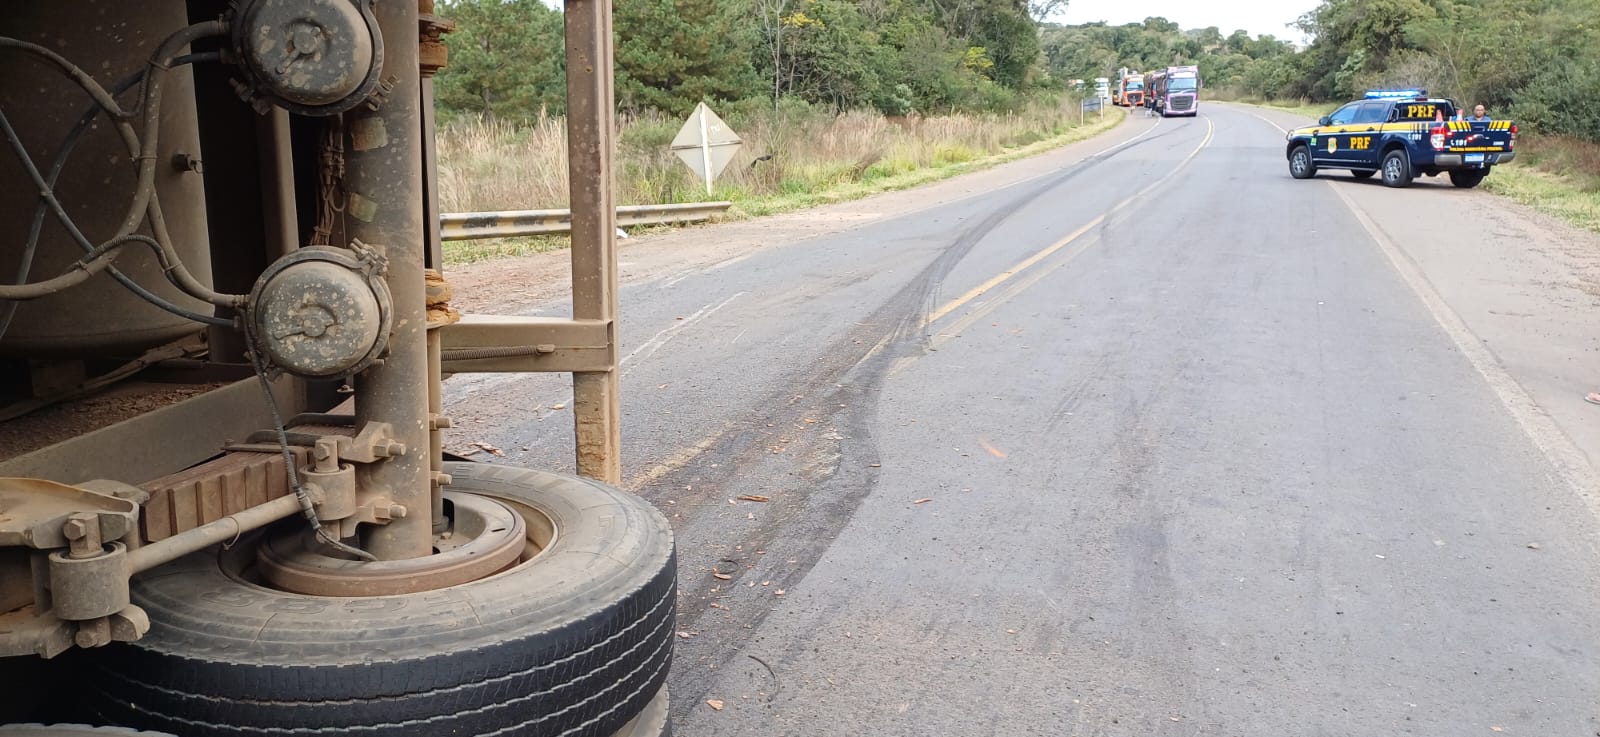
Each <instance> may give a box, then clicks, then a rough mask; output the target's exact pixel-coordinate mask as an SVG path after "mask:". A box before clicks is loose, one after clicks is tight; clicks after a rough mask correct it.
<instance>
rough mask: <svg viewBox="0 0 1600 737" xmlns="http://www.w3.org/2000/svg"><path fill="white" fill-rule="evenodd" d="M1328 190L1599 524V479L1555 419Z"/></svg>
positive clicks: (1360, 214) (1393, 249)
mask: <svg viewBox="0 0 1600 737" xmlns="http://www.w3.org/2000/svg"><path fill="white" fill-rule="evenodd" d="M1327 184H1328V187H1329V189H1331V190H1333V192H1334V194H1336V195H1338V196H1339V199H1341V200H1343V201H1344V204H1345V207H1347V208H1349V209H1350V212H1351V213H1352V214H1354V215H1355V218H1356V220H1357V221H1359V222H1360V223H1361V227H1362V228H1365V229H1366V231H1367V234H1368V235H1370V236H1372V240H1373V241H1374V242H1376V243H1377V244H1378V248H1379V249H1380V250H1382V251H1383V254H1384V255H1385V256H1387V257H1388V258H1389V263H1391V264H1393V265H1394V269H1395V271H1396V272H1398V273H1399V274H1400V278H1401V279H1403V280H1405V283H1406V286H1408V287H1410V288H1411V291H1412V292H1413V293H1414V294H1416V295H1417V297H1418V298H1419V299H1420V300H1422V303H1423V305H1424V306H1426V307H1427V308H1428V312H1430V313H1432V315H1433V319H1434V321H1435V322H1437V323H1439V326H1440V327H1441V328H1443V329H1444V331H1445V333H1446V334H1447V335H1449V336H1450V340H1451V341H1453V342H1454V343H1455V344H1456V348H1458V349H1460V351H1461V355H1463V356H1465V357H1466V359H1467V361H1469V362H1470V363H1471V364H1472V367H1473V368H1474V369H1476V370H1477V371H1478V374H1479V375H1480V376H1482V377H1483V379H1484V381H1485V382H1486V383H1487V384H1488V385H1489V388H1490V389H1491V390H1493V391H1494V393H1495V396H1496V397H1497V398H1499V400H1500V403H1501V404H1502V405H1504V406H1505V408H1506V411H1507V412H1508V413H1510V415H1511V417H1512V419H1514V420H1516V422H1517V425H1518V426H1520V427H1521V428H1522V431H1523V432H1524V433H1526V434H1527V435H1528V438H1529V439H1530V440H1532V441H1533V444H1534V446H1536V447H1537V448H1538V449H1539V452H1540V453H1542V454H1543V455H1544V457H1545V458H1546V459H1547V460H1549V461H1550V464H1551V465H1552V466H1554V467H1555V471H1556V474H1557V475H1558V476H1559V477H1560V480H1561V481H1563V482H1565V483H1566V485H1567V486H1568V487H1570V488H1571V490H1572V492H1573V493H1574V494H1576V495H1577V496H1578V497H1579V498H1580V499H1582V500H1583V503H1584V504H1585V505H1586V506H1587V507H1588V508H1589V512H1590V514H1592V515H1593V516H1594V517H1595V518H1596V519H1600V496H1596V494H1595V490H1596V489H1597V488H1600V474H1597V473H1596V471H1595V468H1594V466H1593V465H1591V464H1590V462H1589V458H1588V456H1587V455H1585V454H1584V452H1583V451H1582V450H1581V449H1580V448H1578V446H1577V444H1576V443H1574V442H1573V441H1572V438H1571V437H1569V436H1568V435H1567V434H1566V432H1565V431H1563V430H1562V429H1561V426H1560V425H1559V424H1557V423H1556V421H1555V419H1554V418H1552V417H1551V416H1550V414H1549V413H1548V412H1546V411H1545V410H1544V408H1543V407H1540V406H1539V403H1538V402H1536V401H1534V399H1533V397H1532V395H1530V394H1528V390H1527V389H1524V388H1523V387H1522V384H1520V383H1518V382H1517V380H1516V378H1515V377H1513V376H1512V375H1511V374H1510V372H1508V371H1506V370H1505V368H1504V367H1503V366H1502V365H1501V364H1500V359H1499V358H1498V357H1497V356H1495V354H1494V352H1493V351H1491V350H1489V348H1487V347H1486V346H1484V344H1483V342H1482V341H1480V340H1478V338H1477V336H1475V335H1474V334H1473V333H1472V330H1471V329H1470V328H1468V327H1467V324H1466V321H1464V320H1462V319H1461V316H1460V315H1459V314H1457V313H1456V311H1455V310H1454V309H1452V308H1451V307H1450V305H1449V304H1448V303H1446V302H1445V301H1444V298H1443V297H1441V296H1439V293H1438V291H1437V290H1435V289H1434V288H1433V285H1432V284H1431V283H1429V281H1428V277H1427V276H1426V275H1425V274H1423V272H1422V268H1421V267H1420V266H1418V265H1417V263H1416V262H1415V261H1413V260H1412V259H1411V257H1410V256H1409V255H1407V254H1406V253H1405V251H1403V250H1401V249H1400V247H1399V246H1398V245H1397V244H1396V243H1395V242H1394V241H1393V240H1392V239H1390V238H1389V236H1388V234H1387V233H1385V232H1384V231H1383V229H1382V228H1381V227H1379V226H1378V224H1377V223H1376V222H1374V221H1373V220H1372V219H1371V218H1370V217H1368V216H1367V214H1366V212H1364V211H1363V210H1362V209H1361V208H1360V207H1359V206H1358V205H1356V203H1355V201H1354V200H1352V199H1351V198H1350V196H1349V195H1347V194H1345V193H1344V192H1343V191H1340V189H1339V187H1336V186H1334V184H1333V182H1327Z"/></svg>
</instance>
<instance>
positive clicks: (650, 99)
mask: <svg viewBox="0 0 1600 737" xmlns="http://www.w3.org/2000/svg"><path fill="white" fill-rule="evenodd" d="M612 24H613V26H614V28H615V32H616V37H617V42H616V52H615V53H616V77H617V79H616V90H617V106H618V107H619V108H620V109H623V110H641V109H645V108H654V109H657V110H664V111H667V112H671V113H684V112H688V111H689V110H690V109H691V108H693V107H694V106H695V104H696V103H699V102H701V101H716V100H737V99H742V98H744V97H749V96H754V95H758V94H760V92H759V90H760V85H759V81H758V79H759V78H758V77H757V76H756V73H755V69H754V67H753V66H752V65H751V46H752V41H753V40H754V37H755V36H754V30H755V29H754V28H753V27H751V26H750V25H749V24H748V21H747V20H746V19H744V18H742V17H741V16H740V15H738V14H736V12H735V7H734V5H733V4H732V3H731V2H730V1H729V0H616V3H615V5H614V6H613V10H612Z"/></svg>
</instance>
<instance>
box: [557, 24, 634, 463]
mask: <svg viewBox="0 0 1600 737" xmlns="http://www.w3.org/2000/svg"><path fill="white" fill-rule="evenodd" d="M565 8H566V9H565V17H566V44H567V178H568V181H570V182H571V183H572V192H571V198H572V200H571V201H572V315H573V318H574V319H577V320H595V321H601V322H603V323H605V325H606V336H607V340H608V342H609V343H610V344H611V345H613V346H614V345H616V342H617V327H616V326H617V323H616V315H617V241H616V237H617V236H616V232H617V227H616V217H617V210H616V204H615V202H614V201H613V199H612V190H611V188H612V179H613V160H612V157H613V153H612V131H613V130H614V129H615V111H614V109H613V108H614V105H615V95H614V93H613V91H612V78H611V73H612V61H611V45H612V40H611V38H612V37H611V0H567V2H566V6H565ZM613 355H614V353H613ZM619 394H620V385H619V382H618V377H617V371H616V366H615V364H613V365H612V366H611V367H610V369H609V370H606V371H580V372H576V373H574V374H573V375H572V409H573V418H574V424H575V428H574V429H575V433H574V434H575V436H576V439H577V467H578V473H580V474H582V475H584V476H588V477H590V478H595V479H599V480H601V481H605V482H609V483H613V484H616V483H621V481H622V459H621V456H620V449H621V446H622V433H621V427H620V426H621V422H622V412H621V407H620V405H619V401H618V400H619V397H618V395H619Z"/></svg>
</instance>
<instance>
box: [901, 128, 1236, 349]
mask: <svg viewBox="0 0 1600 737" xmlns="http://www.w3.org/2000/svg"><path fill="white" fill-rule="evenodd" d="M1205 121H1206V135H1205V137H1204V138H1203V139H1201V141H1200V145H1198V146H1196V147H1195V149H1194V150H1193V151H1190V152H1189V154H1188V155H1187V156H1185V157H1183V160H1181V161H1179V162H1178V164H1177V166H1175V167H1173V168H1172V171H1170V172H1167V173H1166V174H1165V175H1163V176H1162V177H1161V178H1160V179H1157V180H1156V181H1154V182H1152V183H1150V184H1149V185H1148V186H1146V187H1144V188H1143V189H1140V190H1139V191H1138V192H1136V193H1134V194H1133V195H1132V196H1130V197H1127V198H1126V199H1123V200H1122V201H1121V202H1118V203H1117V204H1116V205H1114V206H1112V207H1111V209H1109V210H1107V211H1106V212H1104V213H1101V214H1100V215H1099V216H1097V217H1095V218H1094V219H1093V220H1090V221H1089V222H1087V223H1085V224H1083V226H1082V227H1079V228H1078V229H1077V230H1074V231H1072V232H1071V233H1069V234H1068V235H1067V236H1066V237H1064V238H1062V239H1060V240H1058V241H1056V242H1054V243H1052V244H1050V245H1048V246H1046V247H1044V248H1043V249H1041V250H1040V251H1038V252H1037V253H1035V254H1033V255H1032V256H1029V257H1028V258H1026V259H1023V260H1022V261H1021V262H1020V263H1018V264H1017V265H1016V266H1013V267H1011V268H1010V269H1007V270H1006V271H1002V272H1000V273H999V274H996V275H995V276H993V277H991V278H990V279H989V280H988V281H985V282H984V283H982V284H979V285H978V286H976V287H974V288H972V289H971V290H969V291H967V292H966V293H965V294H962V295H961V296H959V297H956V298H955V299H953V300H950V301H949V302H946V303H945V304H944V305H943V306H941V307H939V308H938V309H936V310H934V311H933V312H931V313H930V314H929V315H928V319H927V322H928V324H930V325H931V324H932V323H935V322H938V321H939V320H940V319H942V318H944V317H945V316H947V315H949V314H950V313H952V312H954V311H956V310H958V309H960V308H962V307H963V306H966V305H967V304H969V303H971V302H972V301H973V300H975V299H977V298H979V297H982V296H984V295H986V294H988V293H989V292H990V291H991V290H993V289H995V288H996V287H999V286H1000V285H1003V284H1005V283H1007V282H1009V281H1011V280H1013V279H1015V278H1017V277H1018V276H1019V275H1021V274H1024V273H1026V272H1028V271H1029V270H1030V269H1032V268H1034V267H1035V266H1037V265H1039V263H1040V262H1042V261H1044V260H1045V259H1048V258H1050V257H1051V256H1053V255H1055V254H1056V253H1058V252H1060V251H1061V250H1062V249H1065V248H1066V247H1068V246H1070V245H1073V244H1074V243H1077V247H1076V248H1073V249H1072V250H1071V251H1068V252H1067V254H1066V255H1065V257H1063V258H1061V259H1059V260H1058V261H1056V262H1054V263H1052V264H1050V265H1049V266H1048V267H1046V268H1044V269H1042V270H1041V272H1040V273H1037V274H1032V275H1030V277H1029V278H1027V279H1024V280H1023V281H1022V282H1019V283H1018V284H1016V285H1013V287H1012V288H1009V289H1007V290H1005V291H1002V292H1000V293H997V294H995V295H994V296H993V298H991V299H990V300H988V301H987V302H985V303H984V304H983V306H982V307H980V308H978V309H977V310H974V311H973V313H972V314H971V315H968V316H967V317H965V318H964V319H963V320H961V321H958V322H957V323H956V325H953V326H952V327H951V329H949V330H947V331H944V333H943V335H945V336H954V335H956V334H959V333H960V332H961V331H962V330H964V329H966V328H967V327H970V326H971V324H972V323H973V322H976V321H977V320H978V319H981V318H982V317H983V316H984V315H987V314H988V313H989V312H992V311H993V310H994V309H995V308H997V307H999V306H1000V305H1001V304H1003V303H1005V301H1006V300H1008V299H1010V298H1012V297H1015V296H1016V295H1018V294H1021V293H1022V292H1023V291H1025V290H1026V289H1027V287H1029V286H1032V285H1033V284H1035V283H1037V282H1038V281H1039V280H1040V279H1042V278H1043V277H1044V276H1045V275H1047V274H1048V273H1049V272H1051V271H1054V270H1056V269H1059V268H1060V267H1061V266H1063V265H1065V264H1066V263H1067V262H1070V261H1071V260H1072V259H1074V258H1076V257H1077V256H1078V255H1080V254H1082V253H1083V252H1084V251H1086V250H1088V248H1089V247H1090V246H1091V245H1093V244H1094V243H1096V242H1097V241H1096V239H1094V238H1090V239H1086V240H1083V241H1082V242H1078V241H1079V239H1080V238H1082V237H1083V236H1084V235H1085V234H1088V233H1090V232H1091V231H1093V230H1094V229H1095V228H1097V227H1099V226H1100V225H1101V224H1103V223H1105V222H1107V221H1108V220H1110V219H1111V218H1112V217H1114V216H1115V215H1117V214H1118V213H1120V212H1121V211H1122V210H1124V209H1126V208H1128V207H1129V206H1131V205H1132V204H1133V203H1135V202H1138V201H1140V200H1141V199H1143V198H1144V197H1145V196H1146V195H1148V194H1149V193H1151V192H1153V191H1155V190H1156V188H1158V187H1160V186H1162V185H1164V184H1166V183H1167V182H1169V181H1171V180H1172V179H1173V178H1174V177H1176V176H1177V175H1178V174H1179V173H1181V172H1182V171H1183V170H1184V169H1185V168H1186V167H1187V166H1188V165H1189V163H1190V162H1192V161H1194V158H1195V157H1196V156H1198V155H1200V152H1201V151H1204V150H1205V148H1206V146H1209V145H1210V144H1211V140H1212V138H1213V137H1214V136H1215V134H1216V126H1215V124H1213V123H1212V121H1211V119H1210V118H1206V119H1205ZM948 339H949V337H944V338H943V340H940V339H938V338H936V339H935V342H934V347H937V345H939V344H942V343H943V341H944V340H948Z"/></svg>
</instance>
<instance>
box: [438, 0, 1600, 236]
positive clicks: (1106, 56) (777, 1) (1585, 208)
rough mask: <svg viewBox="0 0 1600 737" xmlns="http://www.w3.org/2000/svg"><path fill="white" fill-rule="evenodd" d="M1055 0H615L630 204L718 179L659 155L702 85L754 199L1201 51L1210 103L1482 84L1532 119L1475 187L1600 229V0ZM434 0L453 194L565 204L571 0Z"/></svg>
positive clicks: (856, 184) (448, 184) (1021, 142)
mask: <svg viewBox="0 0 1600 737" xmlns="http://www.w3.org/2000/svg"><path fill="white" fill-rule="evenodd" d="M1065 5H1066V2H1065V0H941V2H936V3H930V2H926V0H871V1H870V2H867V1H861V0H615V5H614V7H615V16H614V23H615V29H616V34H617V39H618V45H617V50H616V89H617V105H618V111H619V141H620V142H619V150H618V157H619V161H618V164H619V166H618V182H617V186H618V198H619V201H621V202H624V203H667V202H683V201H694V200H703V199H707V198H708V196H707V195H706V193H705V191H704V188H703V186H702V185H701V184H700V183H699V182H698V181H696V180H695V179H694V177H693V176H692V175H691V174H690V172H689V171H688V170H687V169H686V168H685V167H684V166H683V165H682V164H681V163H680V162H678V160H677V158H676V157H675V156H674V155H673V154H672V153H671V152H670V151H669V150H668V143H669V142H670V140H671V139H672V137H673V134H674V133H675V132H676V131H677V128H678V126H679V124H680V123H681V121H682V120H683V116H684V114H685V113H687V112H688V111H689V110H690V109H691V108H693V107H694V105H695V104H696V103H698V102H701V101H705V102H707V103H709V104H710V105H711V106H712V107H713V109H715V110H716V111H717V112H718V113H719V114H721V115H722V116H723V117H724V119H726V120H727V121H728V122H729V124H730V125H731V126H732V127H733V128H734V130H736V131H738V132H739V133H740V134H741V135H742V136H743V138H744V140H745V147H744V149H743V151H741V152H740V155H739V156H738V157H737V158H736V159H735V160H734V162H733V164H732V165H731V166H730V167H729V169H728V170H727V171H726V172H725V173H724V174H723V175H722V177H721V178H719V180H718V182H717V186H716V190H715V191H714V192H713V193H712V194H711V195H710V198H715V199H726V200H731V201H733V202H734V203H735V215H738V214H763V213H770V212H777V211H781V210H786V209H792V208H796V207H804V206H807V205H812V204H817V203H821V202H828V201H834V200H838V199H843V198H848V197H853V196H861V195H864V194H868V193H871V192H876V191H882V190H886V189H894V188H897V187H906V186H913V185H915V184H917V183H921V182H925V181H930V180H932V179H936V178H939V177H942V176H948V175H950V174H953V173H957V172H960V171H964V170H966V169H968V168H971V167H975V166H980V165H987V164H988V163H992V162H993V161H995V160H997V159H996V157H1002V158H1003V157H1007V156H1016V155H1019V154H1020V152H1025V151H1033V150H1039V149H1042V148H1044V147H1047V146H1050V145H1059V144H1060V143H1063V142H1066V141H1069V140H1073V139H1074V138H1075V137H1081V136H1084V135H1087V134H1089V133H1092V132H1093V131H1095V130H1098V128H1097V127H1092V126H1091V127H1085V128H1082V129H1080V128H1077V127H1076V126H1074V123H1075V122H1076V119H1077V99H1078V96H1079V95H1082V94H1083V93H1084V91H1085V89H1089V90H1092V86H1093V80H1094V78H1095V77H1109V76H1113V75H1114V74H1115V70H1116V69H1118V68H1120V67H1129V68H1133V69H1140V70H1147V69H1153V68H1159V67H1163V66H1167V65H1169V64H1195V65H1198V66H1199V67H1200V70H1201V75H1202V77H1203V79H1204V80H1205V86H1206V89H1207V94H1208V95H1209V96H1211V97H1213V98H1214V99H1231V100H1238V101H1242V102H1251V103H1256V104H1264V105H1269V106H1272V107H1277V108H1281V109H1284V110H1289V111H1291V112H1295V113H1299V114H1303V115H1306V116H1307V117H1313V118H1314V117H1317V116H1319V115H1321V114H1323V113H1325V112H1327V111H1329V110H1331V109H1332V107H1334V106H1335V105H1337V104H1339V103H1342V102H1344V101H1347V100H1349V99H1353V98H1355V97H1358V96H1360V94H1361V93H1362V91H1364V90H1366V89H1369V88H1379V87H1387V88H1397V87H1417V88H1424V89H1427V90H1428V91H1429V92H1430V93H1432V94H1435V95H1442V96H1446V97H1450V98H1453V99H1455V100H1457V101H1459V102H1461V103H1463V104H1465V105H1471V104H1475V103H1478V102H1482V103H1484V104H1485V105H1487V106H1488V108H1489V110H1490V113H1491V115H1493V116H1495V117H1498V118H1514V119H1515V120H1516V121H1517V122H1518V124H1519V126H1520V127H1521V139H1520V141H1519V152H1520V153H1521V157H1520V159H1519V160H1518V161H1517V162H1516V163H1513V164H1510V165H1507V166H1505V167H1502V168H1501V170H1500V171H1497V172H1496V174H1495V176H1493V177H1490V178H1489V179H1488V180H1487V182H1486V187H1487V188H1488V189H1490V190H1492V191H1496V192H1499V193H1502V194H1505V195H1506V196H1509V197H1512V198H1515V199H1517V200H1519V201H1522V202H1526V203H1529V204H1532V205H1534V206H1536V207H1539V208H1542V209H1544V210H1546V211H1548V212H1551V213H1553V214H1557V215H1560V216H1562V217H1564V218H1566V219H1568V220H1570V221H1572V222H1574V223H1577V224H1579V225H1582V226H1584V227H1588V228H1591V229H1596V230H1600V225H1597V221H1600V216H1596V215H1595V212H1596V211H1597V210H1600V184H1597V175H1596V172H1597V171H1600V166H1597V158H1600V155H1597V154H1596V146H1597V145H1600V115H1596V114H1594V112H1593V110H1592V101H1593V100H1596V99H1600V21H1597V20H1596V15H1595V11H1596V6H1595V0H1545V1H1544V2H1539V3H1528V2H1523V1H1522V0H1323V2H1322V3H1321V4H1320V5H1319V6H1318V7H1316V8H1315V9H1314V10H1312V11H1311V12H1309V13H1307V14H1305V15H1304V16H1302V17H1301V18H1300V19H1299V20H1298V21H1297V22H1296V23H1294V24H1292V27H1291V28H1286V29H1285V32H1284V34H1283V37H1281V38H1280V37H1276V36H1273V35H1261V36H1251V35H1250V34H1249V33H1247V32H1245V31H1242V30H1234V31H1230V30H1229V29H1222V28H1218V27H1209V28H1198V29H1183V28H1181V27H1179V25H1178V24H1176V23H1173V22H1171V21H1168V20H1166V19H1164V18H1160V17H1152V18H1147V19H1146V20H1145V21H1144V22H1142V23H1129V24H1124V25H1118V26H1112V25H1107V24H1104V23H1094V24H1086V25H1078V26H1065V25H1060V24H1057V23H1053V22H1050V20H1049V19H1050V17H1051V16H1052V14H1053V13H1055V12H1056V11H1058V10H1059V9H1061V8H1062V7H1064V6H1065ZM438 8H439V12H440V13H441V14H442V15H444V16H446V17H448V18H449V19H451V20H452V21H454V22H455V23H456V24H457V26H458V28H457V31H456V32H455V33H452V34H450V35H449V36H447V37H446V42H447V43H448V44H449V46H450V52H451V57H450V65H449V67H447V68H446V69H445V70H444V72H443V73H441V74H440V76H439V78H438V81H437V101H438V105H439V110H440V116H441V119H442V120H443V121H444V123H445V127H444V129H443V130H442V132H441V134H440V149H441V151H440V153H441V156H440V162H441V176H442V178H443V181H442V184H441V190H442V191H441V194H442V196H443V198H444V207H445V209H446V210H449V211H458V212H459V211H471V210H492V209H506V208H545V207H551V208H554V207H562V206H564V205H565V203H566V192H565V190H564V187H565V177H564V167H565V164H564V162H563V159H562V156H563V152H564V147H563V145H562V142H561V140H562V139H561V137H562V128H563V122H562V120H561V117H560V116H561V115H562V113H563V112H564V111H563V109H562V106H563V104H564V97H563V89H564V86H563V85H564V81H563V80H564V76H563V75H564V74H565V70H564V68H563V65H564V63H565V60H564V57H563V55H562V54H561V53H560V51H559V50H560V49H561V14H560V11H559V10H557V9H554V8H552V7H551V5H550V4H549V3H547V2H545V1H544V0H440V2H439V5H438ZM1305 40H1309V44H1306V45H1299V44H1297V43H1295V42H1298V41H1305ZM1091 94H1092V92H1091ZM1119 116H1120V113H1113V114H1112V115H1111V116H1108V118H1107V120H1117V119H1120V117H1119ZM561 243H562V240H561V239H547V240H546V241H528V242H524V243H518V244H511V245H510V246H506V245H505V244H490V245H489V246H484V245H483V244H479V245H474V246H470V247H465V250H464V249H463V248H456V249H454V251H455V253H457V254H458V255H457V257H458V258H482V257H487V256H489V255H493V254H494V253H498V252H500V251H499V250H497V249H509V250H508V251H507V252H511V253H516V252H522V251H524V250H527V249H535V248H547V247H559V245H560V244H561Z"/></svg>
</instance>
